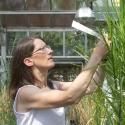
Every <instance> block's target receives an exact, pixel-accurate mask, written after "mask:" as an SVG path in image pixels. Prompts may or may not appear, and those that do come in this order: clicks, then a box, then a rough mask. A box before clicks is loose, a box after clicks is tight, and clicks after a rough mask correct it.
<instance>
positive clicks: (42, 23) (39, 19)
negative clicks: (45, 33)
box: [28, 15, 51, 27]
mask: <svg viewBox="0 0 125 125" xmlns="http://www.w3.org/2000/svg"><path fill="white" fill-rule="evenodd" d="M28 17H29V18H28V20H29V23H28V25H29V26H33V27H48V26H50V17H51V16H50V15H29V16H28Z"/></svg>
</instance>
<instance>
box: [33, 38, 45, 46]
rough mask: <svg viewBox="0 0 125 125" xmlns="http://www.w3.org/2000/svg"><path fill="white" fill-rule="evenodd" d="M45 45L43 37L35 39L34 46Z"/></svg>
mask: <svg viewBox="0 0 125 125" xmlns="http://www.w3.org/2000/svg"><path fill="white" fill-rule="evenodd" d="M45 45H46V43H45V42H44V41H43V40H41V39H35V40H34V46H35V47H40V46H45Z"/></svg>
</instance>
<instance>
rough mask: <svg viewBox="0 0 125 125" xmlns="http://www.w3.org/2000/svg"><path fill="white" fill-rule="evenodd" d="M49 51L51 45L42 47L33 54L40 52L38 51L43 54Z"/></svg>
mask: <svg viewBox="0 0 125 125" xmlns="http://www.w3.org/2000/svg"><path fill="white" fill-rule="evenodd" d="M48 49H51V47H50V46H49V45H45V46H43V47H40V48H39V49H37V50H35V51H34V52H33V53H32V54H34V53H36V52H38V51H42V52H44V53H45V52H47V50H48Z"/></svg>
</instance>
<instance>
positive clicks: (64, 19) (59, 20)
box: [51, 14, 75, 27]
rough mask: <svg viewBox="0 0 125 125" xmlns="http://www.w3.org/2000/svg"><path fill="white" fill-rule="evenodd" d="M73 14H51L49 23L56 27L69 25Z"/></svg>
mask: <svg viewBox="0 0 125 125" xmlns="http://www.w3.org/2000/svg"><path fill="white" fill-rule="evenodd" d="M74 16H75V15H74V14H66V15H65V14H62V15H53V16H52V18H51V25H52V26H56V27H71V24H72V20H73V19H74Z"/></svg>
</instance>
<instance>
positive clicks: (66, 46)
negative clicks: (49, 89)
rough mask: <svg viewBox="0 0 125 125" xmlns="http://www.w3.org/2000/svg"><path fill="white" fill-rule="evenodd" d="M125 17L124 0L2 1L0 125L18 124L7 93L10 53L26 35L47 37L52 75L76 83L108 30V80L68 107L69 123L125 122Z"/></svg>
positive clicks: (119, 124) (109, 124)
mask: <svg viewBox="0 0 125 125" xmlns="http://www.w3.org/2000/svg"><path fill="white" fill-rule="evenodd" d="M80 14H81V15H80ZM124 19H125V5H124V2H123V1H122V0H106V1H103V0H0V95H2V96H1V97H0V125H16V122H15V118H14V116H13V113H12V109H11V108H12V107H11V102H8V97H7V94H6V93H7V87H8V82H9V80H10V79H9V77H10V74H9V65H10V62H11V58H12V53H13V50H14V49H15V46H16V44H17V43H18V42H19V41H20V40H21V39H22V38H25V37H30V36H32V37H41V38H43V39H44V40H45V42H46V44H47V45H50V46H51V48H52V50H53V55H54V61H55V64H56V65H55V67H54V68H53V69H52V70H50V73H49V75H50V78H51V79H54V80H60V81H72V80H73V79H74V78H75V77H76V76H77V75H78V74H79V73H80V72H81V70H82V69H83V67H84V65H85V64H86V63H87V61H88V59H89V56H90V53H91V52H92V50H93V48H94V47H95V44H96V43H97V42H98V38H100V36H101V37H104V39H105V36H103V34H104V33H106V34H108V38H109V39H110V40H111V41H112V43H111V47H109V48H108V49H109V54H108V56H107V59H106V60H107V61H106V62H104V64H103V66H104V72H105V74H106V78H105V80H104V84H103V85H102V87H98V89H97V92H94V93H92V94H90V95H87V96H85V97H83V98H82V99H81V101H80V102H79V103H78V104H77V105H75V106H74V105H73V106H71V107H70V108H68V109H66V122H65V125H124V124H125V65H124V64H125V59H124V58H125V52H124V49H125V38H124V34H125V22H124ZM73 21H74V22H75V24H74V25H73ZM76 24H78V25H79V27H78V26H76ZM82 27H83V29H82ZM118 43H119V44H118ZM117 44H118V45H117ZM6 102H8V103H6ZM3 106H4V107H5V110H3ZM10 107H11V108H10Z"/></svg>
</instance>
